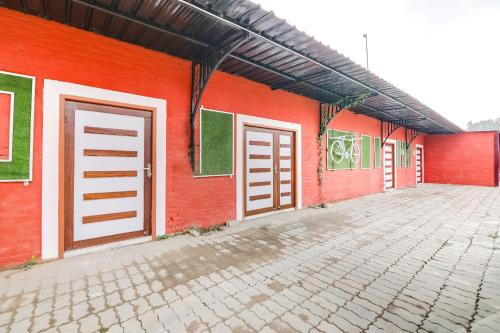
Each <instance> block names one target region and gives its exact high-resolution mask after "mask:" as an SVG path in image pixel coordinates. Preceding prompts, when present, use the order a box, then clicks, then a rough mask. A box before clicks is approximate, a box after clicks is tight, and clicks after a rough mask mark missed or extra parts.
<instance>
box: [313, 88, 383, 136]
mask: <svg viewBox="0 0 500 333" xmlns="http://www.w3.org/2000/svg"><path fill="white" fill-rule="evenodd" d="M371 96H374V94H372V93H365V94H361V95H359V96H354V97H351V96H347V97H343V98H341V99H339V100H338V101H336V102H332V103H320V104H319V132H318V141H321V138H322V137H323V134H324V133H325V131H326V129H327V128H328V124H329V123H330V121H332V119H333V118H334V117H335V115H336V114H337V113H339V112H340V111H342V110H343V109H348V108H350V107H353V106H356V105H360V104H363V103H364V102H365V101H366V100H367V99H368V98H369V97H371Z"/></svg>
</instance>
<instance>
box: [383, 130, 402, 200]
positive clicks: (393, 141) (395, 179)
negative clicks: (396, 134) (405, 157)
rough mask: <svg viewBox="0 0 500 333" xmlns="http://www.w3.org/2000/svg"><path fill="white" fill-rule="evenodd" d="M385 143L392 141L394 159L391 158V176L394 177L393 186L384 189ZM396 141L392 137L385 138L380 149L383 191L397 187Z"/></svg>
mask: <svg viewBox="0 0 500 333" xmlns="http://www.w3.org/2000/svg"><path fill="white" fill-rule="evenodd" d="M386 143H392V144H393V145H394V146H393V147H394V148H393V156H394V159H393V161H392V165H393V166H394V174H393V175H392V177H394V188H391V189H386V188H385V144H386ZM396 143H397V142H396V140H394V139H387V140H386V141H385V143H384V146H383V147H382V148H383V149H382V156H383V161H382V162H383V164H382V165H383V168H382V169H383V170H384V171H383V172H382V180H383V181H384V183H383V190H384V192H385V191H391V190H395V189H397V188H398V168H397V167H396V165H397V164H396V158H397V156H396Z"/></svg>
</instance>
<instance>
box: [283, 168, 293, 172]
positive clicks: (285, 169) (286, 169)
mask: <svg viewBox="0 0 500 333" xmlns="http://www.w3.org/2000/svg"><path fill="white" fill-rule="evenodd" d="M290 171H292V169H290V168H281V169H280V172H290Z"/></svg>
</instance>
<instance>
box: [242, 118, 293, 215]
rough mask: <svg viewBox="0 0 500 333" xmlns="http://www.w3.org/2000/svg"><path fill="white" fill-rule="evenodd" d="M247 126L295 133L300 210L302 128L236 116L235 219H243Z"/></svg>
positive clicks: (264, 119) (263, 119)
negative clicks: (244, 146)
mask: <svg viewBox="0 0 500 333" xmlns="http://www.w3.org/2000/svg"><path fill="white" fill-rule="evenodd" d="M245 125H248V126H252V125H254V126H262V127H269V128H279V129H284V130H291V131H295V133H296V137H295V143H296V145H295V146H296V148H295V154H296V159H295V161H296V165H295V171H296V176H295V181H296V185H295V186H296V194H295V205H296V209H301V208H302V126H301V125H300V124H297V123H289V122H285V121H279V120H273V119H268V118H261V117H254V116H247V115H242V114H238V115H236V219H237V220H238V221H241V220H243V219H244V212H243V200H244V195H245V194H244V193H243V191H244V186H243V172H244V170H243V143H244V138H243V134H244V133H243V127H244V126H245ZM279 212H282V211H276V212H271V213H264V214H262V215H255V216H252V218H255V217H258V216H263V215H268V214H274V213H279Z"/></svg>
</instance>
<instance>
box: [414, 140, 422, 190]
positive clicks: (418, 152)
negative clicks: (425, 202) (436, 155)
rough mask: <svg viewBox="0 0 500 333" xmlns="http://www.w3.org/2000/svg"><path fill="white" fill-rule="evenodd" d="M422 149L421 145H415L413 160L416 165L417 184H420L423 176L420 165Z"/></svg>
mask: <svg viewBox="0 0 500 333" xmlns="http://www.w3.org/2000/svg"><path fill="white" fill-rule="evenodd" d="M422 157H423V149H422V147H417V151H416V157H415V160H416V162H415V163H416V165H417V184H420V183H422V182H423V179H422V178H423V177H422V166H423V163H422V162H423V159H422Z"/></svg>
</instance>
